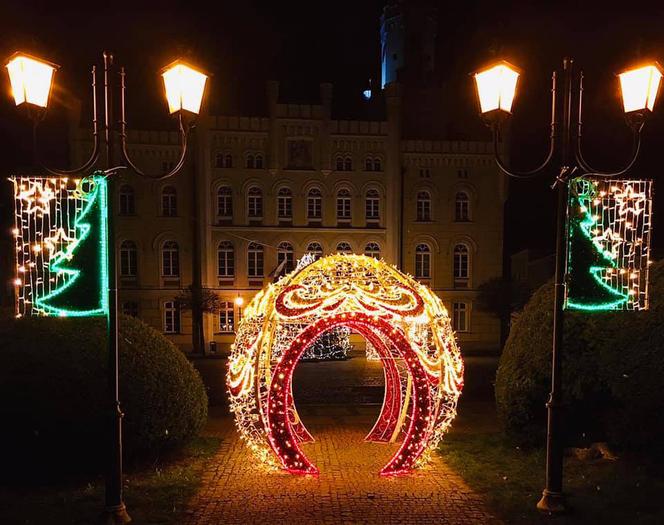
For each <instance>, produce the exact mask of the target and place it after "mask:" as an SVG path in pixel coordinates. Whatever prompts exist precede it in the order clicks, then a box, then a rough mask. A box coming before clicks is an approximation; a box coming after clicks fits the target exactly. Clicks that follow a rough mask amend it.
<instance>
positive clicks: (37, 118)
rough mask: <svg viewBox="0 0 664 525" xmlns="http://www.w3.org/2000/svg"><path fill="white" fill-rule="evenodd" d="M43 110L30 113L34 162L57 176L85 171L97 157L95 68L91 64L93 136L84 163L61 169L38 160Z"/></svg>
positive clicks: (94, 162) (98, 140)
mask: <svg viewBox="0 0 664 525" xmlns="http://www.w3.org/2000/svg"><path fill="white" fill-rule="evenodd" d="M44 115H45V112H42V113H41V114H39V115H32V122H33V124H32V146H33V151H34V152H35V160H36V163H37V164H38V165H39V166H41V167H42V168H43V169H45V170H46V171H48V172H49V173H51V174H53V175H58V176H68V175H78V174H80V173H83V172H87V171H88V170H89V169H90V168H91V167H92V166H94V165H95V164H96V162H97V160H98V159H99V142H100V139H99V123H98V120H97V68H96V67H95V66H92V138H93V147H92V153H91V154H90V158H88V160H87V161H85V163H84V164H83V165H82V166H80V167H78V168H75V169H73V170H61V169H58V168H49V167H48V166H45V165H44V164H42V163H41V162H39V153H38V152H39V149H38V148H37V143H38V141H37V127H38V126H39V123H40V122H41V121H42V120H43V118H44Z"/></svg>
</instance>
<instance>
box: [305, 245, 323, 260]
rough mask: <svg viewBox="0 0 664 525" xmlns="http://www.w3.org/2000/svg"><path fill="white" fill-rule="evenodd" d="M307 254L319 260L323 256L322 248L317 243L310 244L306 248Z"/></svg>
mask: <svg viewBox="0 0 664 525" xmlns="http://www.w3.org/2000/svg"><path fill="white" fill-rule="evenodd" d="M307 252H309V253H310V254H312V255H313V256H314V257H315V258H316V259H320V258H321V257H322V256H323V247H322V246H321V245H320V243H319V242H310V243H309V246H307Z"/></svg>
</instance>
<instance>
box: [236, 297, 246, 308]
mask: <svg viewBox="0 0 664 525" xmlns="http://www.w3.org/2000/svg"><path fill="white" fill-rule="evenodd" d="M235 304H236V306H242V305H243V304H244V299H243V298H242V297H240V296H239V295H238V296H237V297H236V298H235Z"/></svg>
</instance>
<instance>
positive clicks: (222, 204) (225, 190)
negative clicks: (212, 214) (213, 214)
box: [217, 186, 233, 219]
mask: <svg viewBox="0 0 664 525" xmlns="http://www.w3.org/2000/svg"><path fill="white" fill-rule="evenodd" d="M217 217H218V218H219V219H232V218H233V191H232V190H231V189H230V188H229V187H228V186H222V187H221V188H219V189H218V190H217Z"/></svg>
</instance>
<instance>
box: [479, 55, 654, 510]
mask: <svg viewBox="0 0 664 525" xmlns="http://www.w3.org/2000/svg"><path fill="white" fill-rule="evenodd" d="M572 66H573V61H572V60H571V59H569V58H565V59H564V60H563V65H562V77H563V86H562V92H561V93H558V90H557V83H558V72H556V71H554V72H553V75H552V88H551V134H550V139H549V151H548V153H547V156H546V157H545V159H544V161H543V162H542V163H541V164H540V165H539V166H538V167H536V168H535V169H532V170H530V171H525V172H518V171H514V170H512V169H510V168H509V167H507V165H506V164H505V163H504V162H503V161H502V160H501V157H500V151H499V143H500V132H501V127H502V124H503V122H504V121H505V120H506V119H507V118H509V116H510V115H511V110H512V104H513V101H514V97H515V94H516V87H517V83H518V79H519V76H520V75H521V71H520V70H518V69H517V68H516V67H514V66H513V65H511V64H510V63H508V62H505V61H502V62H498V63H495V64H492V65H491V66H489V67H487V68H483V69H481V70H480V71H478V72H477V73H475V74H474V79H475V85H476V89H477V95H478V100H479V106H480V112H481V114H482V116H483V117H484V118H485V120H486V122H487V124H488V125H489V126H490V127H491V130H492V132H493V141H494V155H495V158H496V162H497V164H498V167H499V168H500V169H501V170H502V171H503V172H504V173H506V174H507V175H509V176H510V177H515V178H530V177H534V176H537V175H539V174H541V173H545V172H546V171H547V170H548V168H550V167H551V166H552V165H553V164H554V163H556V161H557V162H558V173H557V174H556V176H555V178H554V181H553V185H552V188H556V187H557V189H558V204H557V223H556V224H557V225H556V270H555V295H554V310H553V313H554V315H553V341H552V354H551V393H550V395H549V399H548V402H547V404H546V407H547V436H546V485H545V488H544V491H543V493H542V498H541V499H540V500H539V502H538V504H537V508H538V509H539V510H541V511H544V512H549V513H561V512H564V511H565V510H567V506H566V503H565V498H564V494H563V479H562V478H563V449H564V443H563V436H562V433H561V430H562V424H563V421H562V413H561V411H562V349H563V348H562V343H563V306H564V301H565V287H566V278H567V206H568V192H569V189H568V182H569V180H570V179H571V178H572V176H574V177H580V176H585V175H591V176H594V177H614V176H618V175H622V174H623V173H625V172H626V171H627V170H629V169H630V168H631V167H632V166H633V165H634V162H635V161H636V159H637V156H638V154H639V147H640V140H641V130H642V128H643V124H644V122H645V120H646V118H647V117H648V115H649V114H650V112H651V111H652V109H653V107H654V104H655V99H656V97H657V90H658V87H659V83H660V80H661V77H662V72H661V69H660V68H659V66H658V65H657V64H656V63H651V64H646V65H642V66H641V67H638V68H635V69H631V70H629V71H626V72H624V73H622V74H620V75H619V78H620V87H621V92H622V98H623V106H624V110H625V116H626V120H627V123H628V125H629V126H630V128H631V129H632V132H633V136H634V148H633V152H632V157H631V159H630V160H629V162H628V163H627V164H626V165H625V167H624V168H622V169H620V170H618V171H614V172H601V171H598V170H595V169H593V168H592V167H591V166H590V165H589V164H588V162H587V161H586V160H585V158H584V157H583V154H582V149H581V135H582V118H581V115H582V102H583V72H579V73H578V74H575V72H574V70H573V67H572ZM573 120H574V122H573Z"/></svg>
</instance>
